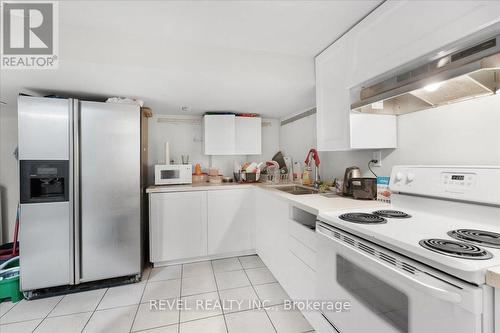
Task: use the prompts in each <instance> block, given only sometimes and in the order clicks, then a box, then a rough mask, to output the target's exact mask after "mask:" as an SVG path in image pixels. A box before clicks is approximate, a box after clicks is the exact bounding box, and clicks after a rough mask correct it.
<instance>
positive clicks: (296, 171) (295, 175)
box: [293, 162, 302, 182]
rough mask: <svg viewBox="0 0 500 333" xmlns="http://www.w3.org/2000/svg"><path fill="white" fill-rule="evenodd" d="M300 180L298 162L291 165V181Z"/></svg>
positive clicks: (300, 171) (300, 170)
mask: <svg viewBox="0 0 500 333" xmlns="http://www.w3.org/2000/svg"><path fill="white" fill-rule="evenodd" d="M301 178H302V167H301V166H300V163H299V162H294V163H293V181H296V182H297V181H300V179H301Z"/></svg>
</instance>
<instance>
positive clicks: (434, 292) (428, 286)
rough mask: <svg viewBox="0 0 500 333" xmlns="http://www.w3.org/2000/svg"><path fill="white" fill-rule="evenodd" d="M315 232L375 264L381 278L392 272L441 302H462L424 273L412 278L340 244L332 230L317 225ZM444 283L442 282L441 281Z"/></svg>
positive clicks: (457, 295)
mask: <svg viewBox="0 0 500 333" xmlns="http://www.w3.org/2000/svg"><path fill="white" fill-rule="evenodd" d="M316 231H317V232H318V233H319V234H320V235H322V236H325V237H327V238H329V239H330V240H332V241H334V242H335V243H336V244H337V245H338V246H342V247H343V248H347V249H349V250H350V251H352V252H354V253H355V254H356V255H358V256H361V257H363V258H365V259H367V260H369V261H371V262H374V263H376V264H377V265H376V266H372V268H373V269H376V270H377V271H378V272H379V273H380V274H381V275H382V276H383V275H384V274H386V273H387V270H390V271H392V272H393V273H395V274H396V275H398V276H400V277H403V278H404V281H408V282H411V283H407V284H409V285H410V286H412V287H413V288H415V289H417V290H419V291H422V292H424V293H426V294H428V295H431V296H432V297H435V298H439V299H441V300H443V301H446V302H450V303H461V302H462V296H461V295H460V294H457V293H455V292H452V291H449V290H445V289H442V288H440V287H438V286H434V285H432V281H433V280H435V278H434V277H432V276H430V275H428V274H427V273H425V272H422V274H421V275H420V276H419V277H416V276H412V275H410V273H406V272H404V271H402V270H400V269H398V268H396V267H393V266H391V265H389V264H386V263H385V262H383V261H381V260H378V259H377V258H376V257H373V256H370V255H368V254H366V253H364V252H362V251H361V250H359V249H358V248H354V247H351V246H349V245H347V244H343V243H341V241H339V240H338V239H336V238H335V237H334V236H333V232H332V230H330V228H328V227H326V226H325V225H323V224H319V223H318V224H317V226H316ZM443 282H444V281H443Z"/></svg>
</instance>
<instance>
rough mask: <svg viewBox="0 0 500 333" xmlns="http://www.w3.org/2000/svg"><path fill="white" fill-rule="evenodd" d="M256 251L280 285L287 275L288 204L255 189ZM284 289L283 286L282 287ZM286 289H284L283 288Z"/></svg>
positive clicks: (274, 195) (272, 195)
mask: <svg viewBox="0 0 500 333" xmlns="http://www.w3.org/2000/svg"><path fill="white" fill-rule="evenodd" d="M255 202H256V205H257V206H256V212H257V220H256V250H257V253H258V254H259V256H260V257H261V259H262V260H263V261H264V263H265V264H266V265H267V267H268V268H269V269H270V270H271V272H272V273H273V275H274V276H275V277H276V278H277V279H278V281H279V282H280V283H281V282H282V281H284V280H285V279H286V275H287V267H288V264H287V262H286V261H287V251H288V249H287V242H288V227H287V223H288V216H289V213H288V210H289V205H288V202H287V201H286V200H284V199H282V198H280V197H278V196H277V195H276V194H273V193H269V192H267V191H266V190H262V189H257V191H256V194H255ZM284 287H285V286H284ZM285 289H286V287H285Z"/></svg>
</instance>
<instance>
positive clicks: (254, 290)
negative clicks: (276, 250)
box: [238, 256, 278, 333]
mask: <svg viewBox="0 0 500 333" xmlns="http://www.w3.org/2000/svg"><path fill="white" fill-rule="evenodd" d="M257 257H258V258H259V259H260V257H259V256H257ZM238 260H240V258H238ZM261 260H262V259H261ZM240 263H241V260H240ZM241 266H243V264H241ZM244 271H245V275H246V276H247V279H248V281H250V285H251V286H252V289H253V292H254V293H255V295H257V298H258V299H259V300H260V301H261V302H262V299H261V298H260V296H259V294H258V293H257V290H256V289H255V287H254V285H253V283H252V280H250V278H249V277H248V274H247V271H246V269H245V270H244ZM259 309H260V308H259ZM262 310H263V311H264V313H265V314H266V317H267V319H268V320H269V322H270V323H271V326H272V327H273V329H274V331H275V332H276V333H278V330H277V329H276V327H275V326H274V323H273V321H272V320H271V317H269V314H268V313H267V311H266V309H265V308H264V307H262Z"/></svg>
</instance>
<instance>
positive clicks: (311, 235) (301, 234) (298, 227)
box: [288, 220, 317, 251]
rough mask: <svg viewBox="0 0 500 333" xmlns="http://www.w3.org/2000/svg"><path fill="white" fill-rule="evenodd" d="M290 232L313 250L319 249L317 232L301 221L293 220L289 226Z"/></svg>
mask: <svg viewBox="0 0 500 333" xmlns="http://www.w3.org/2000/svg"><path fill="white" fill-rule="evenodd" d="M288 232H289V234H290V236H293V237H294V238H296V239H297V240H299V241H300V242H301V243H302V244H304V245H306V246H307V247H308V248H310V249H311V250H313V251H316V250H317V245H316V243H317V240H316V237H317V235H316V232H315V231H314V230H312V229H309V228H307V227H305V226H303V225H302V224H300V223H299V222H296V221H293V220H291V221H290V223H289V226H288Z"/></svg>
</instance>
